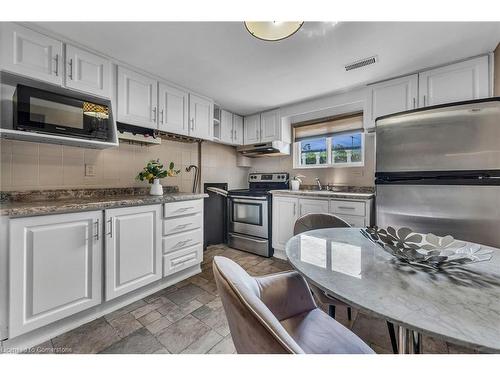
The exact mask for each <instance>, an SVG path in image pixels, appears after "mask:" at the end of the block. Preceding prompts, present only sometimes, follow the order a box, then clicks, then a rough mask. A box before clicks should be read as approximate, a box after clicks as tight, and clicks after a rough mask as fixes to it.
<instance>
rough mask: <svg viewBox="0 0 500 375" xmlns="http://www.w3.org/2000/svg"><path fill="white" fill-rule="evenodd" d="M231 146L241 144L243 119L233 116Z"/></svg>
mask: <svg viewBox="0 0 500 375" xmlns="http://www.w3.org/2000/svg"><path fill="white" fill-rule="evenodd" d="M233 144H234V145H242V144H243V117H241V116H238V115H233Z"/></svg>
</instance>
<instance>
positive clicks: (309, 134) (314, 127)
mask: <svg viewBox="0 0 500 375" xmlns="http://www.w3.org/2000/svg"><path fill="white" fill-rule="evenodd" d="M292 126H293V131H294V139H295V141H296V142H297V141H303V140H307V139H313V138H318V137H329V136H332V135H334V134H338V133H346V132H351V131H355V130H360V129H363V113H362V112H356V113H351V114H346V115H342V116H336V117H333V118H328V119H321V120H316V121H314V122H312V121H308V122H303V123H297V124H293V125H292Z"/></svg>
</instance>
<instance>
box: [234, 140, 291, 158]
mask: <svg viewBox="0 0 500 375" xmlns="http://www.w3.org/2000/svg"><path fill="white" fill-rule="evenodd" d="M236 151H238V152H239V153H240V154H242V155H244V156H247V157H249V158H258V157H262V156H284V155H290V144H289V143H285V142H282V141H272V142H267V143H257V144H254V145H246V146H239V147H237V148H236Z"/></svg>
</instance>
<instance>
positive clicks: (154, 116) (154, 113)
mask: <svg viewBox="0 0 500 375" xmlns="http://www.w3.org/2000/svg"><path fill="white" fill-rule="evenodd" d="M153 122H156V107H153Z"/></svg>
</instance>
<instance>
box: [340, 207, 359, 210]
mask: <svg viewBox="0 0 500 375" xmlns="http://www.w3.org/2000/svg"><path fill="white" fill-rule="evenodd" d="M355 209H356V208H355V207H347V206H339V210H355Z"/></svg>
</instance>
